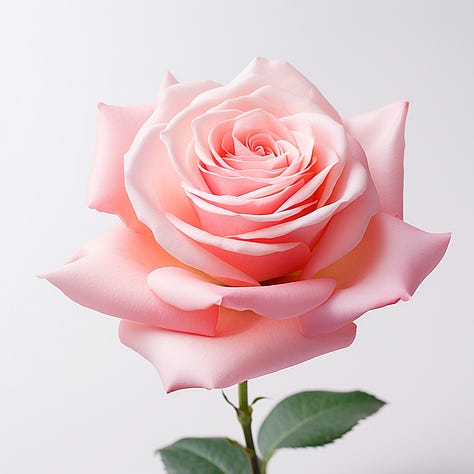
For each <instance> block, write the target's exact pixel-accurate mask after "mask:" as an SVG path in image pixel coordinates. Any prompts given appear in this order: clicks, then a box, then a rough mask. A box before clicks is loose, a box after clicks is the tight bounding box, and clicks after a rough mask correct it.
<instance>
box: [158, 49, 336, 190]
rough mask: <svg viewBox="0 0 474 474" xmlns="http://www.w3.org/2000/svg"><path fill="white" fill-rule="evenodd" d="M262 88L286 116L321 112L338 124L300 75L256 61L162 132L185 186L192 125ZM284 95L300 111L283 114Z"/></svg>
mask: <svg viewBox="0 0 474 474" xmlns="http://www.w3.org/2000/svg"><path fill="white" fill-rule="evenodd" d="M262 86H266V88H265V92H266V94H267V95H270V96H271V100H272V101H276V103H278V104H281V107H282V108H283V109H286V112H287V113H295V112H320V113H321V112H322V113H323V114H327V115H329V117H331V118H332V119H333V120H334V121H336V122H339V123H342V120H341V119H340V117H339V115H338V114H337V113H336V112H335V110H334V109H333V108H332V107H331V105H330V104H329V103H328V102H327V101H326V99H324V97H323V96H322V95H321V94H320V92H319V91H318V90H317V88H316V87H315V86H314V85H313V84H311V82H310V81H308V80H307V79H306V78H305V77H304V76H303V75H302V74H301V73H300V72H298V71H297V70H296V69H294V68H293V67H292V66H290V65H289V64H287V63H284V62H282V61H269V60H266V59H263V58H257V59H255V60H254V61H252V62H251V63H250V65H249V66H248V67H247V68H246V69H245V70H244V71H242V73H241V74H239V76H237V77H236V78H235V79H234V80H233V81H231V82H230V83H228V84H227V85H224V86H221V87H216V88H213V89H211V90H209V91H206V92H204V93H202V94H200V95H199V96H198V97H196V99H195V100H194V101H193V102H192V103H191V104H190V105H189V106H188V107H186V108H185V109H184V110H182V111H181V112H180V113H178V114H176V116H174V117H173V119H172V120H171V121H170V122H169V123H168V126H167V127H166V128H165V129H164V130H163V132H162V138H163V140H164V141H165V143H166V146H167V147H168V150H169V153H170V157H171V160H172V162H173V166H174V167H175V169H176V170H177V171H178V173H179V174H180V175H181V176H182V177H183V179H184V181H185V182H186V183H188V184H190V185H192V184H193V180H192V176H190V175H189V171H188V169H189V166H188V163H187V160H186V149H187V145H188V144H189V142H190V141H191V139H192V136H193V132H192V129H191V123H192V121H193V120H194V119H195V118H196V117H199V116H200V115H202V114H203V113H205V112H207V111H208V110H210V109H212V108H213V107H216V106H219V105H220V104H222V103H223V102H224V101H226V100H228V99H234V98H237V97H241V96H247V95H250V94H252V93H254V92H256V91H257V90H258V89H260V88H262ZM174 87H177V86H172V87H170V88H168V89H167V92H171V91H172V90H173V88H174ZM280 91H281V94H280ZM288 95H290V97H292V98H293V100H294V101H296V102H298V99H300V102H301V103H302V104H301V110H298V111H295V110H292V111H291V112H290V111H289V110H287V109H288V107H287V103H289V104H290V105H291V100H288V99H287V96H288ZM282 97H285V98H282Z"/></svg>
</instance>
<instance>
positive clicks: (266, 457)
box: [259, 392, 385, 464]
mask: <svg viewBox="0 0 474 474" xmlns="http://www.w3.org/2000/svg"><path fill="white" fill-rule="evenodd" d="M301 393H305V392H301ZM360 393H365V392H360ZM367 395H369V394H367ZM292 396H294V395H292ZM369 396H370V397H371V398H372V399H373V401H375V402H378V403H380V406H379V407H377V409H376V410H375V411H374V412H372V413H369V414H368V415H365V416H364V417H362V418H359V419H358V420H357V421H356V422H355V424H353V425H352V426H351V427H350V428H349V429H347V430H346V431H344V432H343V433H341V434H340V435H339V436H338V437H337V438H334V439H332V440H331V441H328V442H326V443H323V444H318V445H315V446H298V448H316V447H318V446H325V445H326V444H331V443H333V442H334V441H336V440H337V439H340V438H342V437H343V436H344V435H345V434H347V433H348V432H349V431H351V430H352V429H353V428H354V427H355V426H357V425H358V424H359V421H362V420H364V419H365V418H367V417H369V416H371V415H373V414H375V413H376V412H377V411H378V410H379V409H380V408H382V406H383V405H385V402H383V401H382V400H379V399H378V398H377V397H374V396H373V395H369ZM288 398H290V397H288ZM284 401H285V400H283V401H282V402H281V403H283V402H284ZM351 404H357V402H351V403H347V404H345V405H346V406H347V405H351ZM337 407H338V404H336V405H333V406H332V407H330V408H328V409H327V410H324V411H323V412H319V413H318V414H316V415H314V416H311V417H309V418H306V420H305V421H303V422H300V423H298V424H297V425H295V426H294V427H293V429H291V430H289V431H287V432H286V434H285V436H283V437H281V438H280V439H279V440H278V443H276V445H275V444H273V445H272V447H271V449H270V450H269V451H268V454H267V455H266V456H265V457H264V463H265V464H267V463H268V461H269V459H270V458H271V457H272V456H273V454H274V453H275V451H276V450H277V449H281V448H285V447H287V446H282V447H281V448H279V447H278V444H280V442H281V441H282V440H283V439H285V438H286V437H287V436H288V434H292V433H294V432H295V431H296V430H297V429H299V428H301V426H303V425H305V424H307V423H308V422H309V421H312V420H314V419H316V418H318V417H320V416H321V415H322V414H324V415H326V414H327V413H330V412H331V411H332V410H334V409H336V408H337ZM275 408H277V407H275ZM270 414H271V413H270ZM264 423H265V420H264ZM262 426H263V425H262ZM260 429H261V428H260ZM259 434H260V433H259ZM293 449H295V448H293ZM262 454H263V453H262Z"/></svg>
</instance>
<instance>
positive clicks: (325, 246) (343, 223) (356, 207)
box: [301, 137, 379, 279]
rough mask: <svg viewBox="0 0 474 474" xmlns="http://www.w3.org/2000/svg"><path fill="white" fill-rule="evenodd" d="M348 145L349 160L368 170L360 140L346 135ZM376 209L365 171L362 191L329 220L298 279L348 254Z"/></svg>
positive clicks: (375, 194)
mask: <svg viewBox="0 0 474 474" xmlns="http://www.w3.org/2000/svg"><path fill="white" fill-rule="evenodd" d="M347 146H348V155H350V156H351V159H352V160H355V161H357V162H358V163H360V164H361V165H362V166H363V167H364V168H366V169H367V160H366V158H365V155H364V151H363V150H362V148H361V146H360V145H359V143H358V142H357V141H356V140H354V138H352V137H349V139H348V142H347ZM378 209H379V198H378V194H377V191H376V190H375V186H374V183H373V181H372V179H371V178H370V176H369V175H368V173H367V187H366V189H365V191H364V192H363V193H362V194H361V195H360V196H359V197H358V198H357V199H355V200H354V201H352V202H351V203H350V204H349V205H348V206H347V207H345V208H344V209H342V211H339V212H338V213H336V214H335V215H334V216H333V217H332V219H331V220H330V221H329V222H328V225H327V227H326V229H325V231H324V234H323V235H322V237H321V239H320V240H319V242H318V244H317V246H316V249H315V250H314V251H313V254H312V256H311V258H310V260H309V261H308V263H307V265H306V267H305V268H304V270H303V273H302V274H301V279H307V278H312V277H313V275H315V274H316V272H318V271H319V270H321V269H322V268H324V267H326V266H328V265H330V264H331V263H333V262H335V261H336V260H338V259H340V258H341V257H343V256H344V255H346V254H347V253H349V252H350V251H351V250H352V249H353V248H354V247H355V246H356V245H357V244H358V243H359V242H360V240H361V239H362V237H363V235H364V232H365V230H366V229H367V226H368V224H369V221H370V219H371V217H372V216H373V215H374V214H375V213H376V212H377V211H378Z"/></svg>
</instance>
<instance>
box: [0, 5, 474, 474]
mask: <svg viewBox="0 0 474 474" xmlns="http://www.w3.org/2000/svg"><path fill="white" fill-rule="evenodd" d="M0 5H1V6H0V67H1V74H0V81H1V86H0V99H1V103H0V106H1V108H0V121H1V123H0V136H1V148H0V150H1V152H0V153H1V170H2V174H1V186H0V193H1V194H0V202H1V206H2V207H1V222H2V227H1V229H2V231H1V234H0V236H1V239H2V240H1V243H2V246H1V248H2V268H1V272H0V275H1V284H0V288H1V290H0V291H1V295H2V296H1V308H2V310H1V320H0V321H1V328H0V337H1V344H0V351H1V352H0V356H1V358H0V363H1V368H0V370H1V373H0V380H1V381H0V384H1V387H0V446H1V454H0V472H2V473H8V474H18V473H21V474H30V473H40V474H42V473H45V474H64V473H66V474H69V473H71V474H75V473H88V474H102V473H113V474H125V473H127V474H152V473H160V472H164V471H163V468H162V465H161V462H160V460H159V459H158V458H156V457H154V456H153V454H152V452H153V450H154V449H155V448H157V447H160V446H164V445H166V444H169V443H170V442H172V441H174V440H176V439H177V438H179V437H182V436H185V435H187V436H189V435H197V436H209V435H211V436H212V435H214V436H215V435H228V436H232V437H235V438H240V432H239V426H238V425H237V423H236V422H235V420H234V419H233V413H232V412H231V410H230V409H229V407H228V406H226V405H225V404H224V403H223V402H222V400H221V395H220V393H219V391H213V392H207V391H205V390H187V391H182V392H179V393H176V394H173V395H165V394H164V391H163V388H162V386H161V382H160V380H159V378H158V376H157V375H156V373H155V371H154V369H153V367H152V366H151V365H150V364H149V363H148V362H146V361H145V360H144V359H142V358H140V357H139V356H138V355H137V354H135V353H134V352H132V351H131V350H129V349H128V348H126V347H124V346H122V345H121V344H120V343H119V341H118V338H117V334H116V329H117V325H118V321H117V320H115V319H113V318H110V317H105V316H102V315H99V314H97V313H95V312H93V311H91V310H88V309H85V308H82V307H80V306H78V305H76V304H74V303H72V302H70V301H69V300H67V298H65V297H64V296H63V295H62V294H61V293H60V292H59V291H57V290H56V289H55V288H53V287H52V286H51V285H48V283H46V282H45V281H40V280H38V279H36V278H35V277H34V275H35V274H37V273H41V272H42V271H46V270H48V269H50V268H53V267H56V266H58V265H60V264H61V263H62V262H63V261H65V260H66V259H67V258H68V257H69V256H70V255H71V254H72V253H73V252H74V251H75V250H76V249H77V248H78V247H79V246H80V245H81V244H82V243H83V242H84V241H86V240H88V239H90V238H92V237H94V236H95V235H97V234H99V233H100V232H101V231H102V230H104V229H106V228H107V227H109V226H110V225H111V224H112V223H113V222H115V219H114V218H113V217H110V216H106V215H101V214H98V213H96V212H94V211H90V210H87V209H86V206H85V203H84V194H85V185H86V180H87V175H88V171H89V167H90V164H91V158H92V152H93V147H94V140H95V127H96V115H97V113H96V103H97V102H98V101H104V102H108V103H113V104H120V105H128V104H135V103H140V102H143V101H147V100H148V99H150V98H152V97H154V96H155V94H156V91H157V87H158V84H159V82H160V80H161V77H162V75H163V73H164V72H165V70H166V69H170V70H171V71H172V72H173V73H174V74H175V75H176V76H177V77H178V79H180V80H183V81H185V80H197V79H214V80H217V81H221V82H226V81H228V80H230V79H231V78H232V77H233V76H234V75H236V74H237V73H238V72H239V71H240V70H241V69H242V68H243V67H244V66H245V65H246V64H247V63H248V62H249V61H250V60H251V59H252V58H253V57H254V56H256V55H262V56H267V57H270V58H281V59H286V60H288V61H289V62H291V63H292V64H294V65H295V66H296V67H297V68H299V69H300V70H301V71H302V72H303V73H305V74H306V75H307V76H308V77H309V78H310V79H311V80H313V82H315V83H316V84H317V85H318V87H319V88H320V89H321V91H322V92H323V93H324V94H325V95H326V97H327V98H328V99H329V100H330V101H331V102H332V104H333V105H334V106H335V107H336V109H337V110H338V111H339V112H340V113H341V114H342V115H345V116H347V115H351V114H355V113H359V112H364V111H367V110H370V109H373V108H377V107H380V106H383V105H385V104H386V103H389V102H391V101H395V100H404V99H407V100H409V101H410V103H411V107H410V112H409V119H408V124H407V152H406V185H405V189H406V202H405V210H406V220H407V221H408V222H410V223H412V224H414V225H417V226H418V227H420V228H422V229H425V230H430V231H439V232H441V231H452V232H453V240H452V242H451V245H450V248H449V249H448V252H447V255H446V257H445V259H444V260H443V262H442V263H441V264H440V265H439V267H438V268H437V269H436V270H435V271H434V273H433V274H432V275H430V276H429V277H428V278H427V280H426V281H425V282H424V283H423V284H422V286H421V287H420V289H419V290H418V292H417V294H416V295H415V297H414V298H413V299H412V300H411V301H410V302H409V303H407V304H398V305H396V306H392V307H389V308H385V309H382V310H378V311H374V312H372V313H368V314H366V315H365V316H364V317H363V318H361V320H360V321H359V332H358V337H357V340H356V341H355V343H354V344H353V345H352V347H350V348H348V349H346V350H343V351H339V352H336V353H333V354H329V355H326V356H323V357H320V358H318V359H315V360H312V361H309V362H307V363H305V364H302V365H300V366H297V367H295V368H291V369H287V370H284V371H282V372H279V373H276V374H272V375H269V376H266V377H263V378H261V379H258V380H255V381H252V382H251V384H250V390H251V392H252V393H251V394H252V395H268V396H270V397H272V398H273V400H270V401H263V402H260V404H259V405H257V410H256V414H255V419H256V425H257V426H258V424H259V423H260V421H261V420H262V419H263V417H264V415H265V414H266V413H267V412H268V411H269V410H270V409H271V407H272V406H273V405H274V403H275V401H276V400H279V399H281V398H282V397H284V396H285V395H288V394H290V393H293V392H296V391H299V390H304V389H316V388H322V389H337V390H346V389H347V390H350V389H356V388H360V389H364V390H367V391H369V392H372V393H374V394H376V395H378V396H379V397H380V398H382V399H384V400H386V401H388V402H389V404H388V405H387V406H386V407H385V408H383V410H382V411H381V412H380V413H379V414H377V415H376V416H374V417H373V418H371V419H369V420H366V421H364V422H362V423H361V424H360V425H359V426H358V427H357V428H356V429H355V430H354V431H353V432H352V433H350V434H348V435H347V436H345V437H344V438H343V439H341V440H339V441H337V442H336V443H334V444H332V445H330V446H327V447H324V448H319V449H314V450H312V449H307V450H296V451H290V450H286V451H282V452H280V453H279V454H277V455H276V457H275V459H274V460H273V461H272V462H271V464H270V474H278V473H279V474H284V473H288V472H301V473H313V472H319V473H325V474H371V473H374V474H412V473H415V474H445V473H450V474H468V473H472V472H474V450H473V449H472V443H473V439H474V419H473V418H474V417H473V399H474V387H473V365H474V364H473V354H474V350H473V346H474V344H473V342H472V337H473V330H474V322H473V312H472V303H471V301H472V295H473V287H472V283H473V278H472V274H473V263H474V261H473V260H474V259H473V251H472V247H473V245H472V240H473V236H472V234H473V217H472V215H473V213H472V211H473V205H472V204H473V191H472V189H473V184H472V183H473V176H474V173H473V171H474V166H473V161H474V157H473V151H472V150H473V144H472V143H473V130H474V123H473V116H474V97H473V84H474V71H473V55H474V47H473V41H474V35H473V28H472V24H473V21H474V8H473V7H474V2H472V1H453V0H451V1H449V2H448V1H445V2H439V1H426V2H422V1H409V2H408V1H406V2H403V1H393V2H379V1H373V2H369V1H358V2H352V1H347V2H341V1H331V2H326V1H321V2H311V1H309V0H308V1H296V0H293V1H291V2H290V1H288V2H286V1H275V0H273V1H260V2H254V1H243V0H240V1H233V2H226V1H222V0H221V1H215V2H211V1H204V0H199V1H196V2H191V1H188V2H183V1H176V0H168V1H166V2H165V1H161V2H160V1H151V0H149V1H145V0H140V1H128V2H124V1H118V0H113V1H100V0H98V1H84V0H83V1H67V2H66V1H59V0H58V1H51V0H50V1H33V0H31V1H29V2H28V1H26V2H25V1H18V0H11V1H5V0H2V2H1V4H0ZM228 393H229V395H231V396H235V393H234V390H233V389H229V390H228Z"/></svg>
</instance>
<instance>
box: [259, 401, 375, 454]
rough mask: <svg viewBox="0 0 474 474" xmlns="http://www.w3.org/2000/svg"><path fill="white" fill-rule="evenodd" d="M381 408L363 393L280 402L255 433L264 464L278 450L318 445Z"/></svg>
mask: <svg viewBox="0 0 474 474" xmlns="http://www.w3.org/2000/svg"><path fill="white" fill-rule="evenodd" d="M383 405H384V402H382V401H381V400H378V399H377V398H375V397H374V396H372V395H369V394H367V393H364V392H301V393H296V394H295V395H291V396H290V397H288V398H285V399H284V400H282V401H281V402H280V403H279V404H278V405H277V406H276V407H275V408H274V409H273V410H272V411H271V412H270V414H269V415H268V416H267V418H266V419H265V421H264V422H263V424H262V426H261V428H260V432H259V434H258V445H259V447H260V451H261V452H262V454H263V456H264V458H265V461H266V462H267V461H268V459H270V457H271V456H272V455H273V453H274V452H275V450H276V449H279V448H301V447H308V446H322V445H324V444H327V443H331V442H332V441H334V440H336V439H337V438H340V437H341V436H342V435H343V434H345V433H347V432H348V431H349V430H350V429H351V428H353V427H354V426H355V425H356V424H357V422H358V421H359V420H362V419H363V418H365V417H367V416H369V415H372V414H373V413H375V412H376V411H377V410H378V409H379V408H381V407H382V406H383Z"/></svg>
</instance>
